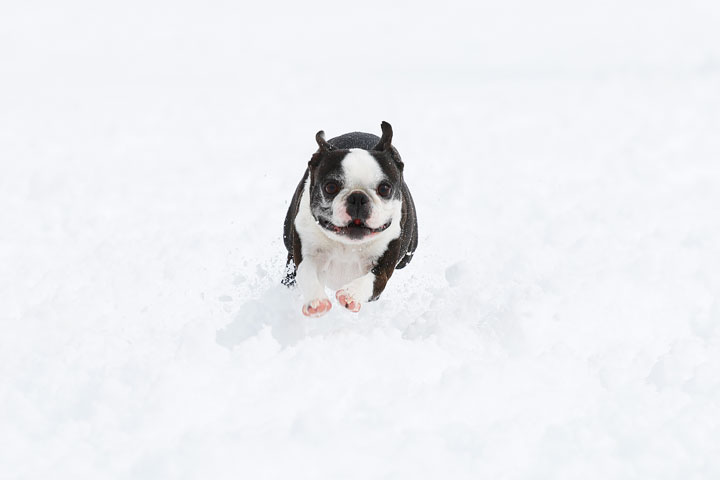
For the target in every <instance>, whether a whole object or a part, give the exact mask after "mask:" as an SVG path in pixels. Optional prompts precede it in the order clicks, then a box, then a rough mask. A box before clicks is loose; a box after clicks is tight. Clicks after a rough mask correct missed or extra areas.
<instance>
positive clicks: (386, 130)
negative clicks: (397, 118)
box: [373, 122, 393, 152]
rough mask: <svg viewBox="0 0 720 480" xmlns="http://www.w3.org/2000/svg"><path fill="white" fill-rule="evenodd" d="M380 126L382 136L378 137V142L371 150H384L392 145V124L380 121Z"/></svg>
mask: <svg viewBox="0 0 720 480" xmlns="http://www.w3.org/2000/svg"><path fill="white" fill-rule="evenodd" d="M380 128H381V129H382V137H381V138H380V141H379V142H378V144H377V145H375V148H373V150H376V151H378V152H385V151H388V150H390V148H391V147H392V137H393V131H392V125H390V124H389V123H387V122H382V123H381V124H380Z"/></svg>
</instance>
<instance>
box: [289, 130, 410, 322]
mask: <svg viewBox="0 0 720 480" xmlns="http://www.w3.org/2000/svg"><path fill="white" fill-rule="evenodd" d="M382 131H383V136H382V138H378V137H377V136H375V135H372V134H369V133H360V132H354V133H348V134H345V135H341V136H339V137H336V138H333V139H331V140H328V141H326V140H325V138H324V134H323V132H318V134H317V135H316V141H317V143H318V145H319V147H320V148H319V149H318V150H317V152H315V154H314V155H313V156H312V159H311V160H310V162H309V163H308V168H307V170H306V171H305V175H304V176H303V178H302V180H301V181H300V184H299V185H298V187H297V189H296V190H295V195H294V197H293V199H292V202H291V204H290V208H289V209H288V212H287V216H286V217H285V232H284V240H285V246H286V247H287V250H288V274H287V277H286V278H285V280H284V281H283V283H285V284H286V285H292V284H294V283H297V285H298V287H299V288H300V291H301V293H302V295H303V298H304V302H305V305H304V306H303V313H304V314H305V315H308V316H319V315H322V314H324V313H326V312H327V311H328V310H330V308H331V304H330V301H329V300H328V298H327V295H326V294H325V287H329V288H331V289H332V290H336V297H337V299H338V301H339V302H340V304H341V305H343V306H344V307H345V308H347V309H348V310H351V311H354V312H357V311H358V310H360V307H361V305H362V303H364V302H368V301H373V300H377V298H378V297H379V296H380V294H381V293H382V291H383V290H384V289H385V285H386V284H387V281H388V279H389V278H390V276H391V275H392V274H393V271H394V270H395V269H396V268H397V269H399V268H403V267H404V266H405V265H407V264H408V263H409V262H410V260H412V255H413V253H414V252H415V249H416V248H417V243H418V229H417V219H416V216H415V204H414V203H413V199H412V196H411V195H410V191H409V190H408V187H407V185H406V184H405V181H404V180H403V175H402V172H403V163H402V160H401V159H400V155H399V154H398V152H397V150H396V149H395V147H393V146H392V134H393V132H392V127H391V126H390V124H388V123H386V122H383V123H382Z"/></svg>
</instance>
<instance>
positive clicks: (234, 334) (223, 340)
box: [216, 285, 378, 349]
mask: <svg viewBox="0 0 720 480" xmlns="http://www.w3.org/2000/svg"><path fill="white" fill-rule="evenodd" d="M332 300H334V299H332ZM376 308H377V305H374V304H372V303H371V304H366V305H363V309H362V310H361V311H360V312H359V313H351V312H348V311H346V310H345V309H344V308H342V307H341V306H340V305H339V304H338V303H337V302H334V301H333V306H332V310H330V312H328V313H327V314H325V315H324V316H322V317H319V318H307V317H305V316H303V314H302V313H301V311H300V309H301V302H300V299H299V294H298V293H297V291H296V290H295V289H288V288H286V287H285V286H283V285H277V286H272V287H270V288H268V289H267V290H265V291H264V292H263V293H262V294H261V295H260V297H259V298H256V299H253V300H248V301H247V302H245V303H244V304H242V305H241V306H240V307H239V310H238V311H237V313H235V314H234V318H233V320H232V321H231V322H230V323H229V324H228V325H226V326H225V327H224V328H221V329H220V330H218V331H217V333H216V341H217V343H218V344H219V345H221V346H223V347H226V348H230V349H232V348H233V347H236V346H238V345H240V344H242V343H243V342H244V341H246V340H248V339H250V338H253V337H255V336H257V335H258V334H259V333H260V331H262V330H263V329H265V328H268V327H269V328H270V331H271V333H272V336H273V338H275V340H276V341H277V342H278V343H279V344H280V345H281V346H282V347H283V348H284V347H288V346H292V345H295V344H297V343H298V342H300V341H301V340H303V339H305V338H308V337H317V336H325V335H331V334H333V333H336V332H341V331H354V332H363V331H369V330H372V329H373V328H374V326H377V323H378V315H377V310H376Z"/></svg>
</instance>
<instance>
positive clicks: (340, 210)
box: [333, 148, 401, 228]
mask: <svg viewBox="0 0 720 480" xmlns="http://www.w3.org/2000/svg"><path fill="white" fill-rule="evenodd" d="M342 169H343V177H344V184H343V188H342V190H341V191H340V193H339V194H338V195H337V196H336V197H335V199H334V200H333V223H335V224H336V225H347V224H348V223H349V222H350V220H351V217H350V215H348V213H347V209H346V205H347V203H346V199H347V197H348V195H350V194H351V193H352V192H355V191H358V190H359V191H362V192H364V193H365V194H366V195H367V196H368V197H370V201H371V204H372V208H371V211H370V217H369V218H368V219H367V221H366V224H367V226H368V227H370V228H379V227H381V226H382V225H384V224H386V223H387V222H388V221H389V220H390V219H391V218H392V216H393V214H394V213H396V212H398V211H400V203H401V202H400V201H399V200H384V199H383V198H381V197H380V196H379V195H378V194H377V191H376V190H377V186H378V185H379V184H380V182H381V181H383V180H384V179H385V175H384V174H383V171H382V169H381V168H380V165H378V162H377V160H375V158H374V157H373V156H372V155H370V153H369V152H368V151H367V150H363V149H360V148H353V149H350V153H348V154H347V155H346V156H345V158H343V160H342ZM396 221H397V222H399V221H400V219H399V218H398V219H397V220H396Z"/></svg>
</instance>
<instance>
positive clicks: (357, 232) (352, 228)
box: [318, 218, 392, 239]
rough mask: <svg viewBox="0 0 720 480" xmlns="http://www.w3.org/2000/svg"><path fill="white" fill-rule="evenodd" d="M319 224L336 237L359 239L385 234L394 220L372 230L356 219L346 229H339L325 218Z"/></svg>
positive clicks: (319, 220)
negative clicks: (343, 236)
mask: <svg viewBox="0 0 720 480" xmlns="http://www.w3.org/2000/svg"><path fill="white" fill-rule="evenodd" d="M318 223H319V224H320V226H321V227H323V228H324V229H325V230H329V231H331V232H333V233H335V234H336V235H345V236H347V237H349V238H353V239H358V238H363V237H366V236H368V235H376V234H378V233H380V232H384V231H385V230H387V229H388V227H389V226H390V224H391V223H392V220H389V221H388V222H387V223H386V224H384V225H381V226H379V227H378V228H370V227H368V226H367V225H366V224H365V222H364V221H362V220H360V219H355V220H353V221H351V222H350V223H348V224H347V225H345V226H344V227H338V226H337V225H335V224H334V223H332V222H330V221H329V220H325V219H324V218H320V219H318Z"/></svg>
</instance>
